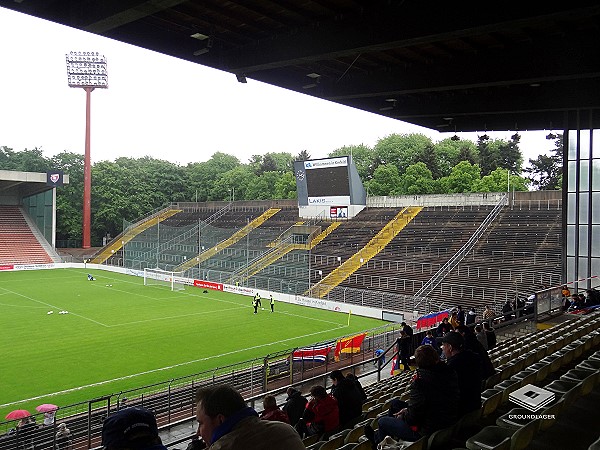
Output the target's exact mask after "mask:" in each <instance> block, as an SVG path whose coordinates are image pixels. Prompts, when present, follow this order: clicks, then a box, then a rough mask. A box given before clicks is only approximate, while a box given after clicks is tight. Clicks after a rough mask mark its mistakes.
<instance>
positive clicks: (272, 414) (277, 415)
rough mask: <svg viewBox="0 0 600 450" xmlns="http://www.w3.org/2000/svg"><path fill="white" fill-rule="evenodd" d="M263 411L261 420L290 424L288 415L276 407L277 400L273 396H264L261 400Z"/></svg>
mask: <svg viewBox="0 0 600 450" xmlns="http://www.w3.org/2000/svg"><path fill="white" fill-rule="evenodd" d="M263 408H264V411H263V412H262V413H261V415H260V418H261V419H262V420H275V421H279V422H284V423H290V419H289V417H288V415H287V414H286V413H285V412H284V411H282V410H281V409H279V406H277V400H276V399H275V397H274V396H273V395H265V398H263Z"/></svg>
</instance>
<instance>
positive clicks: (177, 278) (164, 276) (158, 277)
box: [144, 267, 185, 291]
mask: <svg viewBox="0 0 600 450" xmlns="http://www.w3.org/2000/svg"><path fill="white" fill-rule="evenodd" d="M144 286H164V287H168V288H169V289H171V290H172V291H183V290H184V289H185V283H184V282H183V272H169V271H168V270H162V269H152V268H149V267H145V268H144Z"/></svg>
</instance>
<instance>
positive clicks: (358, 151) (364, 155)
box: [327, 144, 375, 182]
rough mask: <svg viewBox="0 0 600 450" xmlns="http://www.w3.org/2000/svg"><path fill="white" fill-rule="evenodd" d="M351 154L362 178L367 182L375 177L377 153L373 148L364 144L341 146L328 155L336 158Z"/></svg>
mask: <svg viewBox="0 0 600 450" xmlns="http://www.w3.org/2000/svg"><path fill="white" fill-rule="evenodd" d="M350 155H351V156H352V161H353V162H354V165H355V166H356V171H357V172H358V175H359V176H360V179H361V180H362V181H363V182H365V181H368V180H370V179H371V178H373V172H374V171H375V160H374V158H375V153H374V152H373V150H372V149H371V148H369V147H368V146H366V145H364V144H360V145H347V146H344V147H340V148H337V149H335V150H334V151H332V152H330V153H329V154H328V155H327V156H328V157H329V158H336V157H338V156H350Z"/></svg>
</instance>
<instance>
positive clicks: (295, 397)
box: [281, 387, 308, 426]
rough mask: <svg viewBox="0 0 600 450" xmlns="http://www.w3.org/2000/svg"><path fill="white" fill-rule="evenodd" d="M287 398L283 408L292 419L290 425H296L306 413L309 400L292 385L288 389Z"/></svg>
mask: <svg viewBox="0 0 600 450" xmlns="http://www.w3.org/2000/svg"><path fill="white" fill-rule="evenodd" d="M287 396H288V397H287V399H286V400H285V404H284V405H283V407H282V408H281V409H282V410H283V411H285V412H286V413H287V415H288V417H289V419H290V425H292V426H295V425H296V424H297V423H298V420H300V417H302V414H304V408H306V404H307V403H308V400H307V399H306V397H304V396H303V395H302V394H301V393H300V391H298V390H296V389H294V388H292V387H290V388H288V389H287Z"/></svg>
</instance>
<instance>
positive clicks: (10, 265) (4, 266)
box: [0, 264, 15, 270]
mask: <svg viewBox="0 0 600 450" xmlns="http://www.w3.org/2000/svg"><path fill="white" fill-rule="evenodd" d="M14 268H15V266H14V265H12V264H5V265H0V270H13V269H14Z"/></svg>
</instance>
